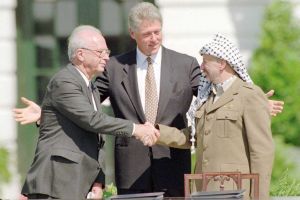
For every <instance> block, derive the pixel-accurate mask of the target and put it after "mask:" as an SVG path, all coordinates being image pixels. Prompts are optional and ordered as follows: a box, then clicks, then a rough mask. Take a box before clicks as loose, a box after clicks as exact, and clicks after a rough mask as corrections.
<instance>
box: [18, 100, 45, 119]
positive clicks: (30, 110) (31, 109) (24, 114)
mask: <svg viewBox="0 0 300 200" xmlns="http://www.w3.org/2000/svg"><path fill="white" fill-rule="evenodd" d="M21 101H22V103H24V104H25V105H27V107H25V108H14V109H13V112H14V118H15V120H16V121H17V122H20V124H22V125H25V124H30V123H34V122H37V121H38V120H40V117H41V108H40V106H38V105H37V104H36V103H35V102H33V101H30V100H28V99H27V98H25V97H21Z"/></svg>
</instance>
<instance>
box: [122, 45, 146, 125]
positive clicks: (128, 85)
mask: <svg viewBox="0 0 300 200" xmlns="http://www.w3.org/2000/svg"><path fill="white" fill-rule="evenodd" d="M127 63H128V64H126V65H124V68H123V72H124V73H123V79H122V85H123V87H124V89H125V91H126V93H127V94H128V96H129V98H130V101H131V103H132V106H133V107H134V108H135V110H136V112H137V114H138V116H139V118H140V120H141V121H142V122H144V121H146V117H145V114H144V111H143V108H142V103H141V98H140V94H139V90H138V82H137V72H136V50H134V51H132V52H130V54H129V56H128V62H127Z"/></svg>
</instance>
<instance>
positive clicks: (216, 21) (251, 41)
mask: <svg viewBox="0 0 300 200" xmlns="http://www.w3.org/2000/svg"><path fill="white" fill-rule="evenodd" d="M137 2H140V1H139V0H1V1H0V49H1V50H0V52H1V53H0V61H1V65H0V198H4V199H15V198H17V197H18V195H19V193H20V189H21V186H22V184H23V181H24V178H25V175H26V172H27V170H28V168H29V166H30V164H31V162H32V159H33V155H34V150H35V146H36V141H37V137H38V128H37V127H36V126H35V125H34V124H33V125H25V126H20V125H18V124H17V123H15V121H14V119H13V115H12V109H13V108H14V107H21V106H23V105H21V104H20V97H22V96H25V97H27V98H29V99H31V100H34V101H36V102H38V103H39V104H40V103H41V101H42V98H43V95H44V91H45V88H46V85H47V83H48V81H49V79H50V77H51V76H52V75H53V74H54V73H55V72H56V71H58V70H59V69H60V68H61V67H63V66H65V65H66V64H67V63H68V59H67V37H68V35H69V34H70V33H71V31H72V30H73V29H74V28H75V27H76V26H77V25H79V24H90V25H93V26H95V27H98V28H100V30H101V31H102V33H103V34H104V36H105V38H106V41H107V44H108V47H109V48H110V49H111V50H112V55H116V54H119V53H121V52H124V51H127V50H130V49H132V48H134V47H135V43H134V42H133V41H132V40H131V39H130V37H129V34H128V30H127V14H128V11H129V9H130V8H131V7H132V6H133V5H134V4H136V3H137ZM149 2H152V3H155V4H156V5H157V6H158V7H159V9H160V11H161V13H162V16H163V20H164V22H163V35H164V40H163V45H164V46H166V47H168V48H171V49H174V50H176V51H179V52H182V53H186V54H189V55H192V56H195V57H196V58H197V59H198V61H199V62H201V58H200V56H199V54H198V51H199V49H200V48H201V47H202V45H204V44H205V43H206V42H207V40H209V39H211V38H212V37H213V34H215V33H222V34H224V35H226V36H228V37H229V38H230V39H232V40H233V41H234V42H235V43H236V44H237V45H238V46H239V48H240V49H241V53H242V54H243V56H244V61H245V63H247V66H248V67H249V68H248V69H249V71H250V73H251V76H252V78H253V80H254V82H255V83H256V84H257V85H259V86H261V87H262V88H263V90H264V91H265V92H267V91H268V90H270V89H275V91H276V92H275V97H274V99H281V100H284V101H285V108H284V112H283V113H282V114H280V115H279V116H277V117H275V118H273V119H272V130H273V135H274V140H275V141H276V159H275V163H274V169H273V175H272V188H271V194H272V195H273V196H294V195H300V167H299V166H300V156H299V155H300V150H299V147H300V112H299V110H300V97H299V96H300V95H299V91H300V79H299V77H300V45H299V41H300V23H299V18H300V0H290V1H288V0H286V1H279V0H184V1H183V0H152V1H151V0H150V1H149ZM106 105H107V106H106V107H105V110H106V112H108V113H110V114H112V113H111V110H110V108H109V102H107V103H106ZM106 139H107V142H106V146H105V148H106V151H107V155H106V157H107V164H106V166H107V167H106V168H107V169H106V173H107V183H111V182H112V183H113V182H114V161H113V151H112V149H113V143H114V142H113V138H112V137H107V138H106Z"/></svg>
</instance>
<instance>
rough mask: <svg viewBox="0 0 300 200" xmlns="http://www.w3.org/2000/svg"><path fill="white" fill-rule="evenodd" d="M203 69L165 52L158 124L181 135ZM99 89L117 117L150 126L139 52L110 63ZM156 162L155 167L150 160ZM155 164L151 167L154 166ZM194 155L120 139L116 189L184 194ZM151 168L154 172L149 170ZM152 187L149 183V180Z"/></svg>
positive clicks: (192, 60)
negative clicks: (138, 65)
mask: <svg viewBox="0 0 300 200" xmlns="http://www.w3.org/2000/svg"><path fill="white" fill-rule="evenodd" d="M199 75H200V68H199V65H198V62H197V61H196V59H195V58H193V57H191V56H188V55H184V54H180V53H178V52H175V51H172V50H170V49H166V48H164V47H163V48H162V61H161V80H160V81H161V83H160V95H159V103H158V114H157V118H156V123H161V124H165V125H169V126H173V127H177V128H179V129H181V128H184V127H186V126H187V122H186V112H187V110H188V108H189V106H190V103H191V100H192V97H193V94H195V95H196V92H197V88H198V84H199ZM95 84H96V85H97V87H98V89H99V92H100V94H101V99H105V98H106V97H110V101H111V105H112V108H113V111H114V114H115V116H116V117H119V118H123V119H128V120H132V121H134V122H136V123H144V122H145V121H146V118H145V115H144V112H143V108H142V105H141V101H140V96H139V92H138V84H137V71H136V50H133V51H130V52H128V53H125V54H123V55H120V56H116V57H112V58H111V59H110V61H109V63H108V66H107V67H106V71H105V72H104V73H103V74H102V75H101V76H99V77H97V79H96V82H95ZM151 153H152V154H153V158H154V160H153V161H151V159H150V155H151ZM151 162H152V163H151ZM190 163H191V160H190V151H189V150H180V149H173V148H168V147H163V146H159V145H155V146H154V147H152V148H148V147H145V146H143V144H142V143H141V142H140V141H138V140H136V139H133V138H121V137H116V140H115V175H116V183H117V187H118V188H125V189H147V188H149V187H150V186H151V185H152V184H154V187H155V188H157V189H159V190H161V189H170V188H172V189H180V190H181V191H182V194H183V174H184V173H190ZM150 166H151V168H150ZM150 176H152V180H153V181H154V182H153V183H151V181H150V180H151V177H150Z"/></svg>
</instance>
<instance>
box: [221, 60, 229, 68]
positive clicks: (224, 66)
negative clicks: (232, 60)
mask: <svg viewBox="0 0 300 200" xmlns="http://www.w3.org/2000/svg"><path fill="white" fill-rule="evenodd" d="M227 65H228V63H227V61H226V60H223V59H221V61H220V69H221V70H224V69H225V68H226V66H227Z"/></svg>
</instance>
